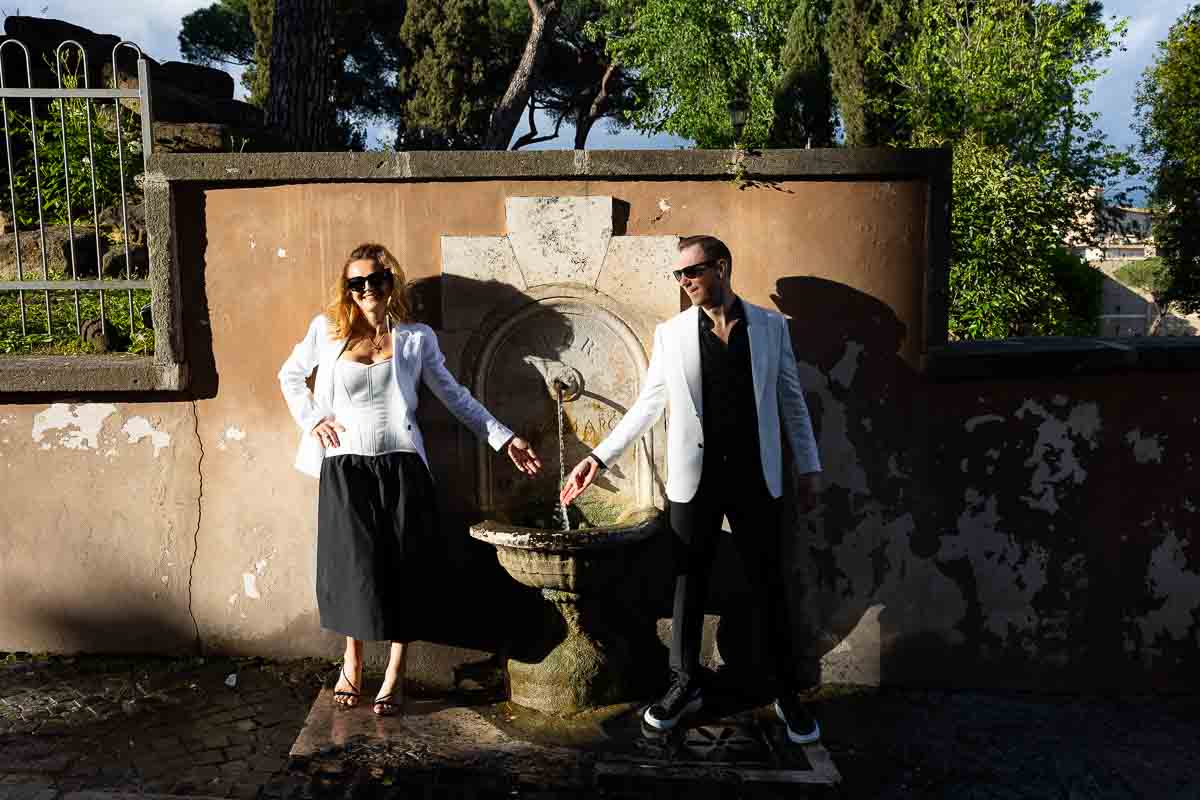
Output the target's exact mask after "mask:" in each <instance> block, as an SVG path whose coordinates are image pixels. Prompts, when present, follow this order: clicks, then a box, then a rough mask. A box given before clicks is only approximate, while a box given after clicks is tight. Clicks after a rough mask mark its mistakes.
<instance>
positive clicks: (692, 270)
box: [671, 258, 718, 281]
mask: <svg viewBox="0 0 1200 800" xmlns="http://www.w3.org/2000/svg"><path fill="white" fill-rule="evenodd" d="M717 261H718V259H715V258H710V259H709V260H708V261H701V262H699V263H697V264H689V265H688V266H686V267H684V268H683V269H673V270H671V274H672V275H673V276H675V280H677V281H679V280H683V279H684V278H687V279H688V280H692V279H694V278H699V277H700V275H701V274H702V273H703V272H704V270H706V269H708V268H709V267H711V266H712V265H713V264H715V263H717Z"/></svg>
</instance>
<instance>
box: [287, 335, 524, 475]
mask: <svg viewBox="0 0 1200 800" xmlns="http://www.w3.org/2000/svg"><path fill="white" fill-rule="evenodd" d="M345 349H346V340H345V339H331V338H329V322H328V320H327V319H326V318H325V315H324V314H321V315H318V316H317V317H315V318H314V319H313V321H312V323H311V324H310V325H309V326H308V333H306V334H305V336H304V338H303V339H302V340H301V341H300V342H299V343H298V344H297V345H296V346H295V347H294V348H293V349H292V354H291V355H290V356H288V359H287V361H285V362H283V367H281V368H280V370H279V385H280V388H282V390H283V397H284V399H285V400H286V401H287V405H288V410H289V411H291V413H292V418H293V419H295V420H296V424H297V425H299V426H300V447H299V448H298V449H297V451H296V462H295V466H296V469H298V470H300V471H301V472H303V473H305V474H306V475H311V476H313V477H314V478H315V477H319V476H320V474H321V462H322V460H323V459H324V458H325V448H324V446H323V445H322V444H321V443H320V442H319V441H317V438H316V437H315V436H312V435H310V434H311V432H312V429H313V428H314V427H315V426H316V424H317V423H318V422H320V421H321V420H323V419H327V418H333V417H334V414H333V387H334V383H333V372H334V366H335V364H336V363H337V360H338V358H340V357H341V355H342V351H343V350H345ZM313 367H316V368H317V378H316V382H315V383H314V385H313V390H312V391H311V392H310V391H309V390H308V385H307V383H306V381H307V379H308V376H309V375H310V374H311V373H312V371H313ZM392 375H393V377H394V378H395V380H394V391H392V392H391V394H390V396H389V398H388V419H389V420H391V424H393V425H395V426H397V427H396V433H398V434H399V436H400V441H401V442H407V443H408V444H410V445H411V449H412V451H413V452H416V453H418V454H420V456H421V459H422V460H423V461H424V462H425V465H426V466H428V465H429V458H428V457H427V456H426V455H425V442H424V440H423V439H422V437H421V429H420V428H419V427H417V419H416V413H417V388H418V385H419V384H420V382H421V381H424V382H425V385H426V386H428V387H429V388H430V390H431V391H432V392H433V393H434V395H436V396H437V398H438V399H439V400H441V401H442V402H443V403H445V405H446V408H448V409H449V410H450V413H452V414H454V416H455V417H457V418H458V420H459V421H460V422H462V424H463V425H465V426H467V428H469V429H470V430H471V431H472V432H473V433H474V434H475V435H476V436H479V437H481V438H484V439H487V443H488V444H489V445H490V446H491V447H492V449H493V450H499V449H500V448H502V447H503V446H504V445H505V444H506V443H507V442H508V440H509V439H511V438H512V436H513V432H512V431H511V430H509V429H508V428H506V427H505V426H504V425H502V424H501V423H500V422H499V421H498V420H497V419H496V418H495V417H493V416H492V415H491V414H490V413H489V412H488V410H487V409H486V408H484V407H483V406H482V405H481V404H480V403H479V401H478V400H476V399H475V398H474V397H472V396H471V393H470V392H468V391H467V390H466V389H464V388H463V387H462V386H461V385H460V384H459V383H458V381H457V380H455V379H454V376H453V375H451V374H450V370H448V369H446V357H445V356H444V355H443V354H442V350H441V347H439V346H438V340H437V335H436V334H435V333H434V332H433V329H432V328H430V327H429V326H428V325H423V324H421V323H410V324H403V325H396V326H395V327H393V328H392Z"/></svg>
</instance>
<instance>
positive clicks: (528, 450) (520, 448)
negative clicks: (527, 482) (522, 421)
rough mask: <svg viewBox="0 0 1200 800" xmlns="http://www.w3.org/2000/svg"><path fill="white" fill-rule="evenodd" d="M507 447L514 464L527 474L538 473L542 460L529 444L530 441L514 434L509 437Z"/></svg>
mask: <svg viewBox="0 0 1200 800" xmlns="http://www.w3.org/2000/svg"><path fill="white" fill-rule="evenodd" d="M506 449H507V450H508V457H509V458H511V459H512V462H513V464H515V465H516V467H517V469H519V470H521V472H524V473H525V474H526V475H529V476H533V475H537V474H538V470H540V469H541V468H542V462H541V459H539V458H538V457H537V453H535V452H533V448H532V447H531V446H530V445H529V442H527V441H525V440H524V439H522V438H521V437H520V436H514V437H513V438H511V439H509V440H508V447H507V448H506Z"/></svg>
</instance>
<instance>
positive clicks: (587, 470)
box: [558, 457, 600, 506]
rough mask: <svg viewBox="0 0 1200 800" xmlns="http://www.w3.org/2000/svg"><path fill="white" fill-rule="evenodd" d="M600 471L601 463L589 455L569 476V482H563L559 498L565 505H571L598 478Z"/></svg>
mask: <svg viewBox="0 0 1200 800" xmlns="http://www.w3.org/2000/svg"><path fill="white" fill-rule="evenodd" d="M599 472H600V465H599V464H597V463H596V459H594V458H591V457H588V458H585V459H584V460H583V461H580V462H579V463H578V464H576V465H575V469H573V470H571V474H570V475H568V476H567V482H566V483H564V484H563V487H562V491H561V492H559V494H558V499H559V500H561V501H562V503H563V505H568V506H569V505H571V503H573V502H574V501H575V498H576V497H578V496H579V495H580V494H582V493H583V490H584V489H586V488H588V487H589V486H591V485H592V481H594V480H596V475H597V473H599Z"/></svg>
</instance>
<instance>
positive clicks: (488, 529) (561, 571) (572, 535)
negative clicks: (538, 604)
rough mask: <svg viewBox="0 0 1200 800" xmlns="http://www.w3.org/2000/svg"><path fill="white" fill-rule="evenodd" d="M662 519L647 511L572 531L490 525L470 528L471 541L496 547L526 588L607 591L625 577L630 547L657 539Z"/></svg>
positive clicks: (654, 511)
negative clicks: (627, 551) (597, 526)
mask: <svg viewBox="0 0 1200 800" xmlns="http://www.w3.org/2000/svg"><path fill="white" fill-rule="evenodd" d="M660 514H661V512H660V511H659V510H658V509H656V508H651V509H645V510H641V511H635V512H633V513H631V514H629V515H627V516H626V518H625V519H624V520H622V521H620V522H618V523H617V524H614V525H607V526H604V527H599V528H581V529H579V530H572V531H558V530H549V529H546V528H531V527H523V526H520V525H507V524H504V523H501V522H496V521H494V520H485V521H484V522H480V523H478V524H476V525H472V526H471V536H472V537H474V538H476V539H479V540H480V541H483V542H487V543H488V544H490V545H492V546H493V547H495V548H496V557H497V559H499V561H500V565H501V566H503V567H504V569H505V570H506V571H507V572H508V574H509V575H511V576H512V577H513V578H514V579H515V580H517V581H518V582H519V583H521V584H523V585H525V586H529V587H531V588H534V589H552V590H556V591H562V592H571V593H573V594H579V593H580V592H585V591H586V592H590V591H591V590H599V591H606V590H611V588H612V585H613V582H614V581H618V580H620V578H621V577H622V576H623V574H624V572H625V569H624V568H625V566H626V565H625V557H626V553H625V550H626V547H627V546H628V545H630V544H634V543H636V542H641V541H644V540H645V539H648V538H649V537H651V536H653V535H654V534H655V533H656V532H657V531H658V528H659V515H660Z"/></svg>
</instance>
